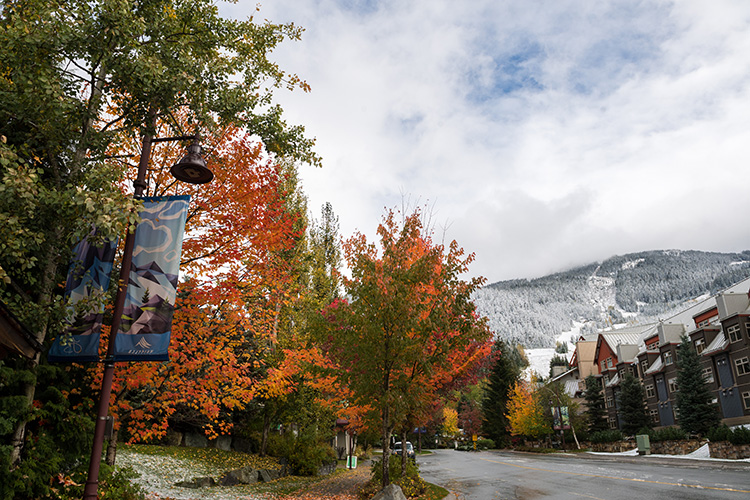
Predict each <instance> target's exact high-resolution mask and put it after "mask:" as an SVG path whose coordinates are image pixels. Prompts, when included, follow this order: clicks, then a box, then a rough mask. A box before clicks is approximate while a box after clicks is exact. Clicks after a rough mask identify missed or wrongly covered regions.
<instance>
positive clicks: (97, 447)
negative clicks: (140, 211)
mask: <svg viewBox="0 0 750 500" xmlns="http://www.w3.org/2000/svg"><path fill="white" fill-rule="evenodd" d="M185 140H192V141H193V143H192V144H191V145H190V146H189V147H188V154H187V155H186V156H185V157H184V158H183V159H182V160H180V161H179V163H177V164H175V166H173V167H172V169H171V170H170V172H171V173H172V175H173V176H174V177H175V178H177V179H178V180H181V181H183V182H189V183H191V184H205V183H207V182H210V181H211V180H212V179H213V173H211V171H210V170H209V169H208V168H207V167H206V163H205V161H203V158H202V157H201V152H202V148H201V146H200V136H199V135H198V134H196V135H185V136H177V137H154V136H153V135H152V134H150V133H148V132H147V133H146V134H145V135H144V136H143V145H142V148H141V159H140V161H139V162H138V174H137V176H136V179H135V180H134V181H133V188H134V190H133V197H136V198H137V197H139V196H141V195H142V194H143V191H144V190H145V189H146V188H147V187H148V184H147V183H146V171H147V169H148V163H149V161H150V159H151V149H152V145H153V143H155V142H164V141H185ZM134 245H135V230H133V231H130V230H129V231H127V234H126V236H125V248H124V249H123V252H122V264H121V267H120V280H119V282H118V285H117V295H116V296H115V307H114V312H113V315H112V328H111V329H110V332H109V342H108V344H107V356H106V358H105V359H104V374H103V376H102V389H101V394H100V396H99V406H98V411H97V417H96V424H95V426H94V444H93V446H92V449H91V459H90V462H89V472H88V479H87V480H86V486H85V487H84V490H83V500H96V498H97V490H98V487H99V465H100V463H101V458H102V450H103V448H104V430H105V426H106V424H107V414H108V413H109V403H110V397H111V395H112V381H113V379H114V373H115V360H114V357H115V337H116V336H117V329H118V327H119V325H120V320H121V318H122V312H123V308H124V306H125V296H126V295H127V294H126V291H127V288H128V282H129V278H130V264H131V260H132V257H133V247H134Z"/></svg>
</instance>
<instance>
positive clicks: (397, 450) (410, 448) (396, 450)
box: [393, 441, 417, 459]
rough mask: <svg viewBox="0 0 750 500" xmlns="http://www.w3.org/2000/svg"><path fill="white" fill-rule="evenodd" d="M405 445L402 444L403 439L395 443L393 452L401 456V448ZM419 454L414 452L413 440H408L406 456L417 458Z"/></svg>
mask: <svg viewBox="0 0 750 500" xmlns="http://www.w3.org/2000/svg"><path fill="white" fill-rule="evenodd" d="M402 449H403V447H402V446H401V441H399V442H397V443H396V444H395V445H393V454H394V455H399V456H401V450H402ZM416 456H417V454H416V453H414V446H412V444H411V441H407V442H406V458H412V459H414V458H416Z"/></svg>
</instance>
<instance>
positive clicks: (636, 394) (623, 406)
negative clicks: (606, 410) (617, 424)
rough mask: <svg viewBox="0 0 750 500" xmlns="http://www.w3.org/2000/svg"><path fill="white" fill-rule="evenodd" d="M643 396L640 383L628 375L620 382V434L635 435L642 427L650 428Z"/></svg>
mask: <svg viewBox="0 0 750 500" xmlns="http://www.w3.org/2000/svg"><path fill="white" fill-rule="evenodd" d="M644 401H645V394H644V392H643V386H642V385H641V382H640V381H639V380H638V379H637V378H635V377H634V376H633V375H631V374H630V373H627V374H625V377H624V378H623V379H622V382H620V410H619V414H620V421H621V423H622V432H624V433H625V434H635V433H637V432H638V431H639V430H641V429H642V428H644V427H650V426H651V420H650V419H649V417H648V414H647V413H646V406H645V404H644Z"/></svg>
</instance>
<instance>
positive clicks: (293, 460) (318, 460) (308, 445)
mask: <svg viewBox="0 0 750 500" xmlns="http://www.w3.org/2000/svg"><path fill="white" fill-rule="evenodd" d="M297 441H298V442H297V443H296V444H295V446H294V447H292V450H291V452H290V453H289V467H290V468H291V470H292V474H294V475H297V476H316V475H317V474H318V470H319V469H320V467H321V466H322V465H323V464H325V463H330V462H332V461H335V460H336V455H335V453H334V451H333V449H332V448H331V447H330V446H329V445H327V444H323V443H319V442H315V441H307V440H299V439H298V440H297ZM300 441H302V442H300ZM305 441H307V442H305Z"/></svg>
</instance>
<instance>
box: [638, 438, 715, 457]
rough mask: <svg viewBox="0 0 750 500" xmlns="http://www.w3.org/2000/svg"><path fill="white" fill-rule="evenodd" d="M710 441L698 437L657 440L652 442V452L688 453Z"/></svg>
mask: <svg viewBox="0 0 750 500" xmlns="http://www.w3.org/2000/svg"><path fill="white" fill-rule="evenodd" d="M707 442H708V441H706V440H703V441H701V440H698V439H685V440H682V441H657V442H653V441H652V442H651V453H653V454H655V455H687V454H688V453H692V452H694V451H695V450H697V449H698V448H700V447H701V446H703V445H704V444H706V443H707Z"/></svg>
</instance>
